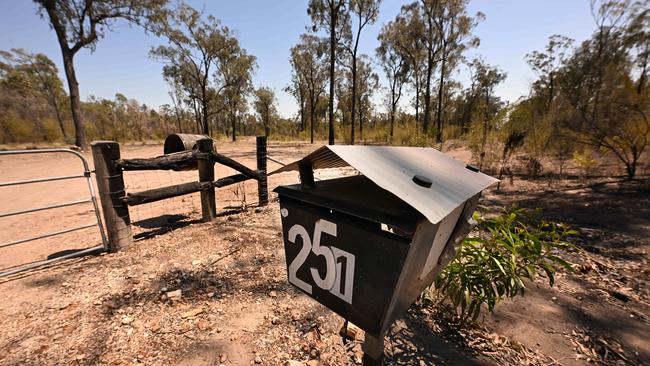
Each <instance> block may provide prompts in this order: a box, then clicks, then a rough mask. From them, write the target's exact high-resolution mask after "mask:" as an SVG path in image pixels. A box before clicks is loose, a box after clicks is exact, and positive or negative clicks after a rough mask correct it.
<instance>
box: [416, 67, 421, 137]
mask: <svg viewBox="0 0 650 366" xmlns="http://www.w3.org/2000/svg"><path fill="white" fill-rule="evenodd" d="M418 79H419V76H418V75H417V73H415V129H416V130H417V128H418V125H419V124H420V81H419V80H418Z"/></svg>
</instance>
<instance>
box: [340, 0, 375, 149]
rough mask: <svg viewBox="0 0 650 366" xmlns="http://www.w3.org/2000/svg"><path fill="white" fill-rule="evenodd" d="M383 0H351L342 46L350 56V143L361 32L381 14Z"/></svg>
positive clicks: (347, 64) (353, 126) (353, 121)
mask: <svg viewBox="0 0 650 366" xmlns="http://www.w3.org/2000/svg"><path fill="white" fill-rule="evenodd" d="M380 4H381V0H349V2H348V12H349V15H348V17H347V18H346V20H348V22H349V23H348V24H347V25H346V26H345V27H344V28H343V37H342V48H343V50H344V51H345V53H346V54H347V55H346V56H348V57H347V58H348V59H349V63H348V62H344V64H345V65H346V66H348V67H349V68H350V74H351V79H352V80H351V81H350V94H351V95H350V143H351V144H352V145H354V128H355V118H356V114H357V113H356V109H357V100H358V98H357V90H358V83H357V80H358V68H357V59H358V55H359V54H358V53H359V40H360V39H361V32H362V31H363V29H364V28H365V27H366V26H367V25H372V24H374V23H375V21H377V17H378V16H379V6H380Z"/></svg>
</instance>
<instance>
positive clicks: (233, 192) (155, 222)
mask: <svg viewBox="0 0 650 366" xmlns="http://www.w3.org/2000/svg"><path fill="white" fill-rule="evenodd" d="M220 170H222V169H221V167H217V169H216V173H217V174H216V175H217V177H216V178H218V177H219V176H222V177H223V176H225V175H226V174H230V173H229V172H228V173H226V172H223V173H222V174H219V173H221V172H220ZM197 179H198V173H197V171H196V170H193V171H182V172H175V171H160V170H146V171H125V172H124V185H125V188H126V192H127V193H133V192H139V191H145V190H149V189H155V188H162V187H166V186H170V185H175V184H181V183H187V182H192V181H196V180H197ZM216 201H217V209H218V210H233V209H234V210H245V209H247V208H248V207H250V206H252V205H256V204H257V181H255V180H249V181H245V182H242V183H238V184H235V185H232V186H228V187H224V188H219V189H217V190H216ZM218 213H219V212H217V214H218ZM129 215H130V217H131V222H132V224H133V225H134V226H135V227H136V228H137V227H140V228H143V229H150V228H153V227H160V226H165V225H169V224H173V223H175V222H177V221H180V220H185V219H190V220H194V219H196V220H199V219H200V218H201V194H200V193H199V192H197V193H192V194H188V195H184V196H178V197H173V198H169V199H165V200H161V201H157V202H152V203H147V204H143V205H138V206H130V207H129ZM136 231H137V229H136Z"/></svg>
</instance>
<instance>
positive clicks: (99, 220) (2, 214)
mask: <svg viewBox="0 0 650 366" xmlns="http://www.w3.org/2000/svg"><path fill="white" fill-rule="evenodd" d="M52 153H68V154H72V155H74V156H76V157H78V158H79V159H80V160H81V162H82V164H83V168H84V171H83V173H82V174H75V175H65V176H54V177H45V178H34V179H24V180H17V181H13V182H0V187H9V186H17V185H23V184H32V183H41V182H51V181H58V180H66V179H79V178H85V179H86V183H87V184H88V191H89V193H90V198H89V199H81V200H75V201H68V202H62V203H56V204H52V205H48V206H42V207H34V208H29V209H25V210H19V211H10V212H0V218H4V217H11V216H16V215H22V214H27V213H31V212H38V211H45V210H51V209H56V208H61V207H68V206H74V205H79V204H83V203H89V202H90V203H92V204H93V211H94V212H95V217H96V221H95V222H94V223H92V224H86V225H80V226H75V227H71V228H66V229H63V230H59V231H54V232H49V233H45V234H41V235H37V236H33V237H29V238H23V239H19V240H15V241H11V242H6V243H0V249H2V248H6V247H10V246H13V245H18V244H23V243H27V242H30V241H35V240H39V239H44V238H49V237H52V236H57V235H62V234H66V233H70V232H74V231H79V230H83V229H87V228H91V227H94V226H97V227H98V228H99V233H100V235H101V238H102V245H99V246H96V247H91V248H87V249H83V250H80V251H76V252H74V253H70V254H66V255H63V256H60V257H57V258H53V259H47V260H43V261H38V262H34V263H29V264H26V265H22V266H20V265H19V266H18V268H12V269H10V270H6V271H1V272H0V277H3V276H8V275H11V274H15V273H19V272H22V271H26V270H29V269H33V268H37V267H40V266H43V265H46V264H49V263H52V262H56V261H60V260H63V259H68V258H72V257H76V256H80V255H84V254H87V253H91V252H95V251H99V250H105V249H106V248H107V245H108V242H107V239H106V235H105V234H104V227H103V225H102V218H101V216H100V213H99V206H98V204H97V199H96V197H95V190H94V188H93V184H92V181H91V179H90V176H91V173H92V172H91V170H90V168H89V166H88V161H87V160H86V158H85V157H84V156H83V155H82V154H80V153H79V152H77V151H74V150H70V149H35V150H8V151H0V156H6V155H29V154H52Z"/></svg>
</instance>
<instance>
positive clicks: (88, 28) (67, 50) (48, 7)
mask: <svg viewBox="0 0 650 366" xmlns="http://www.w3.org/2000/svg"><path fill="white" fill-rule="evenodd" d="M34 1H35V2H36V3H37V4H38V6H39V13H40V15H41V17H42V18H47V19H48V21H49V23H50V27H51V28H52V29H53V30H54V33H55V34H56V37H57V40H58V42H59V48H60V49H61V55H62V56H63V68H64V70H65V76H66V78H67V80H68V90H69V93H70V110H71V112H72V120H73V121H74V126H75V144H76V145H77V146H79V147H81V148H82V149H86V148H87V141H86V130H85V128H84V124H83V115H82V113H81V100H80V97H79V82H78V81H77V74H76V71H75V66H74V57H75V55H76V54H77V52H79V51H80V50H81V49H82V48H90V49H91V50H94V49H95V47H96V46H97V42H98V41H99V39H101V38H102V37H103V36H104V34H105V31H106V30H110V27H111V26H112V25H113V24H114V23H115V22H116V21H118V20H125V21H127V22H129V23H132V24H141V25H145V26H146V25H147V24H148V23H149V22H151V21H157V20H159V19H160V18H161V17H164V12H163V9H164V6H165V5H166V3H167V0H142V1H132V0H34Z"/></svg>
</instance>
